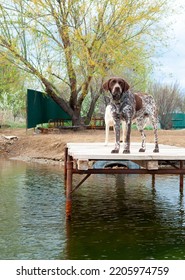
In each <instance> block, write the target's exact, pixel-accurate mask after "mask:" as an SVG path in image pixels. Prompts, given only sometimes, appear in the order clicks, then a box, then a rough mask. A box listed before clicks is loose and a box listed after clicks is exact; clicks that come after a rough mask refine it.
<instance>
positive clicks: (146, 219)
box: [67, 175, 185, 259]
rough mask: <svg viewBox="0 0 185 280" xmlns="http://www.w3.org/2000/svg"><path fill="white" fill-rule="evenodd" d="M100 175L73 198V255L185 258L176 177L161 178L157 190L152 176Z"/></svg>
mask: <svg viewBox="0 0 185 280" xmlns="http://www.w3.org/2000/svg"><path fill="white" fill-rule="evenodd" d="M97 177H98V178H97V180H96V181H94V179H92V180H91V183H90V182H89V183H88V184H86V185H84V186H83V190H82V189H80V190H79V191H78V193H76V195H75V197H74V205H75V206H74V207H73V215H74V216H75V218H74V219H73V220H72V223H71V225H70V226H69V229H68V230H69V236H70V241H69V244H68V251H67V252H68V258H69V259H78V258H79V257H80V258H81V259H84V258H85V259H184V258H185V224H184V219H185V217H184V198H183V197H182V196H180V194H179V190H178V179H177V177H174V176H173V177H171V176H165V177H164V176H163V177H157V180H156V189H155V190H153V189H152V188H151V177H150V176H144V177H143V176H138V175H136V176H134V175H131V176H130V175H128V176H120V175H118V176H104V177H102V176H97ZM164 179H165V180H164ZM97 182H99V186H97V185H96V184H97Z"/></svg>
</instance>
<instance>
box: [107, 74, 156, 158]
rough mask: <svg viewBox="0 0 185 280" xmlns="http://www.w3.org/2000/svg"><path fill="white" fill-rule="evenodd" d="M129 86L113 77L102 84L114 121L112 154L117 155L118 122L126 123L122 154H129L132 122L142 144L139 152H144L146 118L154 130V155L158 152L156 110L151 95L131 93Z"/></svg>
mask: <svg viewBox="0 0 185 280" xmlns="http://www.w3.org/2000/svg"><path fill="white" fill-rule="evenodd" d="M129 88H130V86H129V84H128V83H127V82H126V81H125V80H124V79H122V78H119V77H114V78H111V79H109V80H108V81H107V82H105V83H104V84H103V89H104V90H106V91H109V92H110V93H111V97H112V98H111V103H110V106H111V108H110V109H111V114H112V118H113V120H114V128H115V134H116V142H115V148H114V149H113V150H112V153H119V149H120V122H121V121H125V123H126V137H125V143H124V150H123V153H130V134H131V124H132V121H133V120H134V121H135V122H136V124H137V127H138V130H139V131H140V133H141V137H142V143H141V148H140V149H139V152H145V150H146V142H145V138H146V136H145V133H144V127H145V125H146V122H147V121H148V118H149V119H150V121H151V123H152V125H153V128H154V141H155V148H154V150H153V152H154V153H157V152H159V146H158V134H157V120H158V117H157V108H156V105H155V101H154V99H153V97H152V96H151V95H148V94H144V93H132V92H131V91H130V90H129Z"/></svg>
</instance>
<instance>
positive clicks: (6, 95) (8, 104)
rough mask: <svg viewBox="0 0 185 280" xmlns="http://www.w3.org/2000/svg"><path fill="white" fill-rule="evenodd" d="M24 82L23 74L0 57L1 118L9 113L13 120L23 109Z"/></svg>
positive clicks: (24, 101) (24, 102) (24, 76)
mask: <svg viewBox="0 0 185 280" xmlns="http://www.w3.org/2000/svg"><path fill="white" fill-rule="evenodd" d="M25 80H26V75H25V74H24V73H21V71H20V70H19V69H17V67H16V66H15V65H13V64H11V63H10V62H8V61H7V60H5V59H4V58H3V57H1V56H0V111H1V112H2V115H3V116H5V115H6V114H7V113H10V112H11V115H13V117H14V120H15V118H16V117H17V116H18V115H19V114H20V113H22V111H23V109H25V106H26V98H25V88H24V83H25ZM1 121H2V120H1Z"/></svg>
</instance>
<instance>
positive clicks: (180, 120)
mask: <svg viewBox="0 0 185 280" xmlns="http://www.w3.org/2000/svg"><path fill="white" fill-rule="evenodd" d="M171 121H172V128H174V129H180V128H185V114H183V113H173V114H172V115H171Z"/></svg>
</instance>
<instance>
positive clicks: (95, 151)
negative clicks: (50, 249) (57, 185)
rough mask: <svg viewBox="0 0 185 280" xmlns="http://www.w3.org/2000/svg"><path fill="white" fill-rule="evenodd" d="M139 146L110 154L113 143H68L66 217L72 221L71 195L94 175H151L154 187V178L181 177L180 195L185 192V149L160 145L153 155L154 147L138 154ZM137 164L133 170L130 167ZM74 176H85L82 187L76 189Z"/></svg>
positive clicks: (66, 155)
mask: <svg viewBox="0 0 185 280" xmlns="http://www.w3.org/2000/svg"><path fill="white" fill-rule="evenodd" d="M139 147H140V144H139V143H132V144H131V153H130V154H122V153H121V151H120V153H119V154H111V150H112V149H113V144H109V145H108V146H105V145H104V143H68V144H67V148H66V153H65V186H66V217H67V219H70V218H71V210H72V193H73V192H74V191H75V190H76V189H77V188H79V187H80V186H81V184H82V183H83V182H85V180H86V179H87V178H88V177H89V176H90V175H92V174H151V175H152V184H153V185H154V184H155V175H163V174H174V175H180V176H179V177H180V182H179V185H180V192H181V193H182V192H183V175H184V174H185V168H184V166H183V164H184V161H185V148H178V147H174V146H168V145H160V152H159V153H153V152H152V150H153V144H149V143H148V144H147V151H146V152H145V153H139V152H138V150H139ZM103 160H106V161H125V163H126V164H125V165H123V167H121V168H120V167H119V168H110V167H108V168H104V167H100V168H94V165H93V164H94V162H95V161H103ZM129 161H132V162H135V163H136V165H135V166H134V168H133V167H132V165H131V166H130V165H129V164H127V162H128V163H129ZM73 174H84V175H85V176H84V178H83V179H82V180H81V181H80V182H79V184H78V185H77V186H75V187H73Z"/></svg>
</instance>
